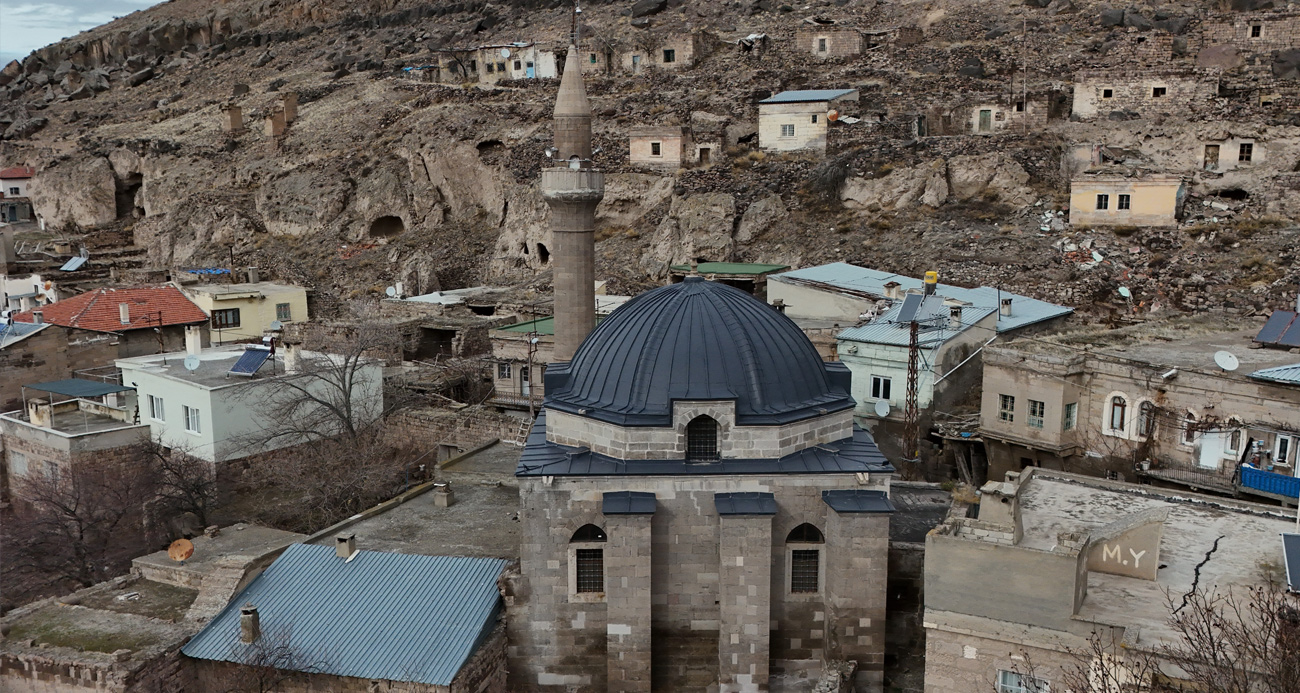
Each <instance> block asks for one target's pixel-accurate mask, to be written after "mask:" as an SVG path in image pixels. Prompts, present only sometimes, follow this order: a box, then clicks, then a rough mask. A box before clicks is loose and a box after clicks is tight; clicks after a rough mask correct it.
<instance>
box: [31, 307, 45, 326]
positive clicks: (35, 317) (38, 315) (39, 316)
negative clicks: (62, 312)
mask: <svg viewBox="0 0 1300 693" xmlns="http://www.w3.org/2000/svg"><path fill="white" fill-rule="evenodd" d="M32 322H34V323H36V324H37V325H44V324H45V313H43V312H41V311H39V310H34V311H32Z"/></svg>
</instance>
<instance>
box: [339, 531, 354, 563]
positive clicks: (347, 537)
mask: <svg viewBox="0 0 1300 693" xmlns="http://www.w3.org/2000/svg"><path fill="white" fill-rule="evenodd" d="M356 552H357V535H355V534H340V535H338V536H336V537H334V553H335V555H337V556H338V557H339V558H352V554H354V553H356Z"/></svg>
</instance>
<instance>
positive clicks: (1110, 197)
mask: <svg viewBox="0 0 1300 693" xmlns="http://www.w3.org/2000/svg"><path fill="white" fill-rule="evenodd" d="M1186 196H1187V187H1186V185H1184V183H1183V179H1182V177H1181V176H1174V175H1163V174H1149V175H1145V176H1137V177H1129V176H1124V175H1116V174H1105V173H1083V174H1080V175H1078V176H1075V177H1074V179H1073V180H1071V181H1070V223H1071V224H1073V225H1075V226H1176V225H1177V224H1178V220H1179V219H1180V218H1181V217H1182V208H1183V199H1184V198H1185V197H1186Z"/></svg>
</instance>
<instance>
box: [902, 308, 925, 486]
mask: <svg viewBox="0 0 1300 693" xmlns="http://www.w3.org/2000/svg"><path fill="white" fill-rule="evenodd" d="M919 332H920V330H919V328H918V326H917V324H916V321H915V320H913V321H912V325H911V328H910V330H909V334H908V339H907V401H906V403H905V404H904V405H903V457H904V458H905V459H907V460H908V461H911V462H917V461H920V457H921V451H920V444H919V443H918V442H917V439H918V438H919V437H920V431H919V430H918V429H919V419H920V411H919V410H918V408H917V403H916V399H917V397H916V395H917V393H916V380H917V375H918V373H917V372H918V371H919V370H920V355H921V348H920V339H919Z"/></svg>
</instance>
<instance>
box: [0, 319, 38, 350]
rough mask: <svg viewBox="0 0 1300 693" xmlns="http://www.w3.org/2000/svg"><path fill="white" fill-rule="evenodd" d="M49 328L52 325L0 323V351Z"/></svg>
mask: <svg viewBox="0 0 1300 693" xmlns="http://www.w3.org/2000/svg"><path fill="white" fill-rule="evenodd" d="M49 326H50V324H49V323H48V322H46V323H41V324H39V325H38V324H35V323H30V322H15V323H9V324H5V323H3V322H0V349H3V348H5V347H7V346H9V345H10V344H16V343H18V342H20V341H22V340H24V339H27V338H28V337H30V336H32V335H34V334H36V333H37V332H40V331H41V330H43V329H45V328H47V327H49Z"/></svg>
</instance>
